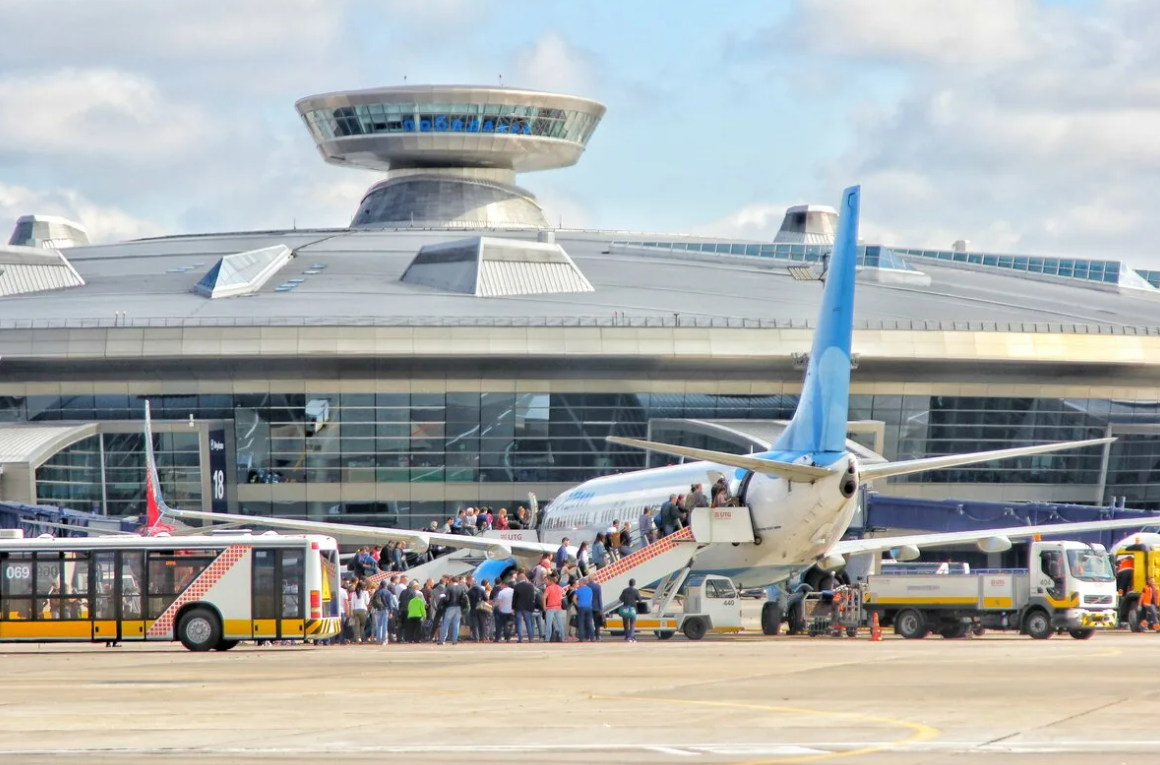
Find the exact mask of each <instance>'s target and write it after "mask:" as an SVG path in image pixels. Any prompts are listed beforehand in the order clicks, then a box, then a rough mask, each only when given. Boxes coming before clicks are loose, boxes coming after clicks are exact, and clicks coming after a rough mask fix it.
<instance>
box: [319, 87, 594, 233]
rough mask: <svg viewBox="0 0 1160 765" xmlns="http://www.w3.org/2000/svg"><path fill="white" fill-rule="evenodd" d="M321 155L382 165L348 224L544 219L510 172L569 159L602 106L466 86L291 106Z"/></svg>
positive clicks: (539, 223) (331, 97) (350, 94)
mask: <svg viewBox="0 0 1160 765" xmlns="http://www.w3.org/2000/svg"><path fill="white" fill-rule="evenodd" d="M296 106H297V109H298V112H299V114H301V115H302V119H303V120H304V121H305V122H306V125H307V127H308V128H309V129H310V134H311V135H312V136H314V141H315V143H316V144H317V145H318V150H319V152H321V154H322V156H323V158H324V159H325V160H326V161H327V162H330V163H332V164H336V165H342V166H344V167H357V168H363V169H366V170H379V171H383V170H385V171H388V173H389V175H388V177H387V179H386V180H384V181H381V182H380V183H377V184H375V185H374V186H372V187H371V188H370V189H369V190H368V191H367V193H366V196H365V197H363V200H362V203H361V204H360V205H359V208H358V212H356V213H355V216H354V219H353V220H352V221H351V226H352V227H391V226H438V227H445V226H462V227H464V228H476V227H489V226H496V227H513V226H515V227H519V226H526V227H533V228H543V227H547V225H548V224H547V221H546V220H545V219H544V212H543V210H542V209H541V208H540V205H539V204H538V203H537V202H536V198H535V196H533V195H532V194H531V192H529V191H527V190H526V189H523V188H520V187H519V186H517V185H516V184H515V176H516V173H520V172H528V171H533V170H550V169H553V168H557V167H568V166H569V165H574V164H575V163H576V162H577V161H578V160H579V159H580V155H581V154H583V153H584V147H585V146H586V145H587V143H588V139H589V138H590V137H591V136H592V133H593V131H595V130H596V126H597V125H598V124H600V118H601V117H603V116H604V105H603V104H599V103H597V102H596V101H592V100H589V99H586V98H577V97H576V96H566V95H560V94H556V93H541V92H538V91H534V90H518V89H513V88H498V87H497V88H493V87H481V86H468V85H425V86H406V87H394V88H375V89H372V90H354V91H346V92H340V93H327V94H324V95H317V96H309V97H307V98H303V99H301V100H300V101H298V103H297V104H296Z"/></svg>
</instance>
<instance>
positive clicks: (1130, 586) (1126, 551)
mask: <svg viewBox="0 0 1160 765" xmlns="http://www.w3.org/2000/svg"><path fill="white" fill-rule="evenodd" d="M1112 559H1113V561H1112V563H1113V566H1114V568H1115V572H1116V590H1117V592H1118V594H1119V596H1120V604H1119V617H1120V624H1126V625H1128V627H1129V628H1130V629H1131V630H1132V631H1133V632H1142V631H1143V629H1144V628H1143V626H1142V625H1141V623H1140V593H1141V591H1143V589H1144V585H1145V583H1147V581H1148V577H1160V534H1156V533H1151V532H1148V533H1140V534H1133V535H1132V536H1130V537H1128V538H1126V539H1123V540H1121V541H1120V542H1118V543H1117V544H1116V545H1115V546H1114V547H1113V548H1112Z"/></svg>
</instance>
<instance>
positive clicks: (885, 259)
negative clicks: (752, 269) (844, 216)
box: [612, 240, 915, 271]
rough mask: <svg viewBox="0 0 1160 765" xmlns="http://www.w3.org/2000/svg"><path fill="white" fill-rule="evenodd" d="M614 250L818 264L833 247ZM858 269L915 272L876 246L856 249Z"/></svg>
mask: <svg viewBox="0 0 1160 765" xmlns="http://www.w3.org/2000/svg"><path fill="white" fill-rule="evenodd" d="M612 244H613V246H614V247H644V248H647V249H650V250H652V249H656V250H671V251H673V252H712V253H719V254H722V255H748V256H750V257H756V258H777V259H778V260H792V261H794V262H797V263H802V262H804V263H820V262H822V259H823V258H825V257H829V255H830V252H831V251H832V250H833V247H832V246H830V245H828V244H759V243H746V242H690V241H676V242H665V241H645V240H640V241H624V242H613V243H612ZM857 262H858V265H859V266H863V267H867V268H893V269H897V270H899V271H914V270H915V268H914V267H913V266H911V265H910V264H909V263H907V262H906V261H905V260H903V259H901V258H899V257H898V256H897V255H896V254H895V252H894V251H893V250H891V249H890V248H889V247H883V246H881V245H877V244H870V245H860V246H859V247H858V261H857Z"/></svg>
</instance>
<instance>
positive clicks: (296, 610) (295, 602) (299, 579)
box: [279, 550, 306, 619]
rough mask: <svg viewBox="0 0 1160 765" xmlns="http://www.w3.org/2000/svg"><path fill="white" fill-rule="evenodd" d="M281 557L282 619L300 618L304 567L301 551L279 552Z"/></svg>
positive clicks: (304, 579) (304, 580) (304, 578)
mask: <svg viewBox="0 0 1160 765" xmlns="http://www.w3.org/2000/svg"><path fill="white" fill-rule="evenodd" d="M279 552H280V553H281V555H282V618H283V619H301V618H302V593H303V590H304V589H305V587H306V565H305V559H304V558H303V554H302V551H301V550H280V551H279Z"/></svg>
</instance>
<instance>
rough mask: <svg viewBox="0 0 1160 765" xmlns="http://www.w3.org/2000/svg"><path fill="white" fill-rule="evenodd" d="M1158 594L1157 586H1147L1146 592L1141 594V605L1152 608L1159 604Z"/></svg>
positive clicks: (1145, 587)
mask: <svg viewBox="0 0 1160 765" xmlns="http://www.w3.org/2000/svg"><path fill="white" fill-rule="evenodd" d="M1157 594H1158V593H1157V592H1156V586H1155V585H1151V584H1149V585H1145V586H1144V590H1143V591H1142V592H1141V593H1140V605H1142V606H1150V605H1153V604H1154V603H1156V602H1157V600H1158V598H1157Z"/></svg>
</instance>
